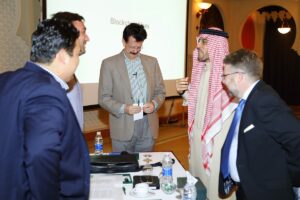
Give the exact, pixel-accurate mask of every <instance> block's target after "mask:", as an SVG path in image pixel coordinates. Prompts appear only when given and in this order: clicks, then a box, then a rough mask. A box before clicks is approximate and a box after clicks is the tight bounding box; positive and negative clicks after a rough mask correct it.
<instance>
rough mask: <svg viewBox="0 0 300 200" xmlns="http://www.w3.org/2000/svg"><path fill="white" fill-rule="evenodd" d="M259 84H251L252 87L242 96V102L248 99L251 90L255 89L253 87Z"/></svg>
mask: <svg viewBox="0 0 300 200" xmlns="http://www.w3.org/2000/svg"><path fill="white" fill-rule="evenodd" d="M258 82H259V80H257V81H255V82H254V83H252V85H250V87H249V88H248V89H247V90H246V92H245V93H244V95H243V98H242V99H244V100H247V99H248V96H249V94H250V93H251V91H252V90H253V88H254V87H255V85H256V84H257V83H258Z"/></svg>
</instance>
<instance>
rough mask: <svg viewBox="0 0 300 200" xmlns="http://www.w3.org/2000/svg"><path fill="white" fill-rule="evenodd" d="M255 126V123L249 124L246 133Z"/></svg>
mask: <svg viewBox="0 0 300 200" xmlns="http://www.w3.org/2000/svg"><path fill="white" fill-rule="evenodd" d="M254 127H255V126H254V125H253V124H250V125H249V126H247V128H245V129H244V133H246V132H248V131H250V130H251V129H253V128H254Z"/></svg>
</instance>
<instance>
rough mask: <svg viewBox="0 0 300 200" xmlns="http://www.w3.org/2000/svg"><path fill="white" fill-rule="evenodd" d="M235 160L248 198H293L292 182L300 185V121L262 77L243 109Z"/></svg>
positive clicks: (273, 199)
mask: <svg viewBox="0 0 300 200" xmlns="http://www.w3.org/2000/svg"><path fill="white" fill-rule="evenodd" d="M251 124H252V125H253V126H254V127H253V128H252V129H250V130H249V128H248V131H247V127H249V126H250V125H251ZM236 164H237V169H238V173H239V176H240V181H241V186H242V188H243V190H244V191H245V193H246V195H247V197H248V199H249V200H271V199H272V200H283V199H284V200H289V199H290V200H294V197H293V190H292V185H294V186H299V185H300V121H299V120H298V119H297V118H296V117H295V116H294V114H293V112H292V111H291V110H290V108H289V107H288V106H287V105H286V104H285V102H283V101H282V100H281V98H280V97H279V96H278V95H277V93H276V92H275V91H274V90H273V89H272V88H271V87H269V86H268V85H266V84H265V83H264V82H263V81H260V82H258V83H257V85H256V86H255V87H254V88H253V90H252V91H251V93H250V95H249V97H248V99H247V101H246V104H245V107H244V110H243V113H242V118H241V122H240V127H239V137H238V153H237V163H236ZM221 177H222V176H220V184H219V192H220V194H222V192H223V191H222V180H223V179H222V178H221Z"/></svg>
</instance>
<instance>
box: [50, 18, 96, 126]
mask: <svg viewBox="0 0 300 200" xmlns="http://www.w3.org/2000/svg"><path fill="white" fill-rule="evenodd" d="M52 18H56V19H58V20H63V21H66V22H68V23H72V24H73V26H74V27H75V28H76V29H77V30H78V31H79V44H80V55H82V54H85V51H86V47H85V45H86V43H87V42H88V41H89V40H90V38H89V36H88V35H87V33H86V27H85V25H84V18H83V17H82V16H81V15H79V14H77V13H71V12H58V13H55V14H54V15H53V16H52ZM68 86H69V90H68V92H67V96H68V98H69V100H70V102H71V105H72V107H73V109H74V112H75V114H76V117H77V120H78V123H79V125H80V128H81V130H82V131H83V125H84V117H83V105H82V91H81V87H80V83H79V81H78V79H77V77H76V76H75V74H74V76H73V78H72V79H71V80H70V81H69V82H68Z"/></svg>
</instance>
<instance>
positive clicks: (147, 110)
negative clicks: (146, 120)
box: [143, 102, 154, 113]
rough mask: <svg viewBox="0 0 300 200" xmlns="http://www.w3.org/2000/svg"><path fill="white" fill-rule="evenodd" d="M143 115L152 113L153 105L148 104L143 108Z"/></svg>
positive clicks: (151, 103)
mask: <svg viewBox="0 0 300 200" xmlns="http://www.w3.org/2000/svg"><path fill="white" fill-rule="evenodd" d="M143 111H144V113H152V112H153V111H154V103H153V102H148V103H146V104H145V105H144V107H143Z"/></svg>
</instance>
